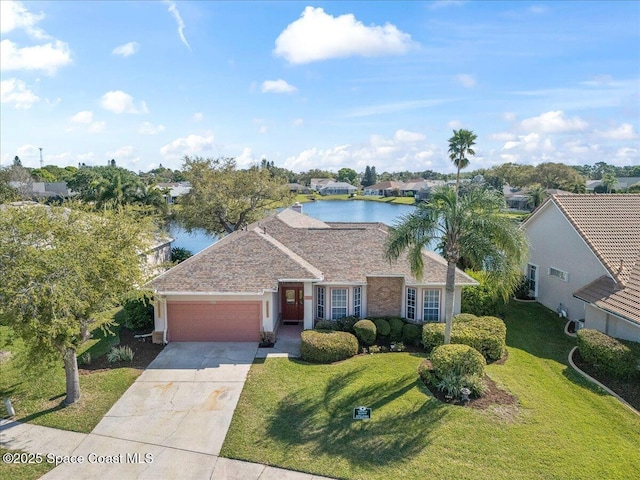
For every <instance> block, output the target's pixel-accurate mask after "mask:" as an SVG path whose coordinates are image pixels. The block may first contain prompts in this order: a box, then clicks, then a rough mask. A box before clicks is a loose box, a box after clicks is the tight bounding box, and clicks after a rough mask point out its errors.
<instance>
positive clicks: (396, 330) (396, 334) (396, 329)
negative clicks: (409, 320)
mask: <svg viewBox="0 0 640 480" xmlns="http://www.w3.org/2000/svg"><path fill="white" fill-rule="evenodd" d="M389 327H391V331H390V333H389V337H390V339H391V341H392V342H400V341H402V328H403V327H404V322H403V321H402V319H401V318H399V317H391V318H390V319H389Z"/></svg>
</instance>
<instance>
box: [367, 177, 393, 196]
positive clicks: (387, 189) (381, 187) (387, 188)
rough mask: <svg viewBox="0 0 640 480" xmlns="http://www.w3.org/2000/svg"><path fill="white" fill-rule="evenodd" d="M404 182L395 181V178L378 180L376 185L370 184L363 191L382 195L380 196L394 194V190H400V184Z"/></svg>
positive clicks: (368, 193)
mask: <svg viewBox="0 0 640 480" xmlns="http://www.w3.org/2000/svg"><path fill="white" fill-rule="evenodd" d="M401 185H402V184H401V183H400V182H395V181H393V180H386V181H384V182H378V183H376V184H375V185H370V186H368V187H366V188H365V189H364V191H363V193H364V194H365V195H380V196H385V197H387V196H389V195H392V193H393V191H394V190H396V191H398V192H399V191H400V186H401Z"/></svg>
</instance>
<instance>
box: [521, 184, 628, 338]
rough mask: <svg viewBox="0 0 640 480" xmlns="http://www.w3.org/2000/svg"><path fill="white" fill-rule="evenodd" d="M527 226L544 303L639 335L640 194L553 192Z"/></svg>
mask: <svg viewBox="0 0 640 480" xmlns="http://www.w3.org/2000/svg"><path fill="white" fill-rule="evenodd" d="M523 226H524V228H525V229H526V232H527V235H528V237H529V241H530V244H531V248H530V257H529V263H528V265H527V267H526V275H527V277H528V279H529V281H530V287H531V292H532V293H533V295H534V296H535V297H536V299H537V300H538V301H539V302H540V303H542V304H543V305H545V306H547V307H549V308H551V309H553V310H557V311H560V310H562V311H564V312H565V313H566V315H567V317H568V318H569V319H571V320H583V321H584V326H585V327H586V328H594V329H597V330H600V331H602V332H604V333H606V334H608V335H611V336H613V337H617V338H623V339H628V340H634V341H637V342H640V195H632V194H601V195H594V194H590V195H589V194H582V195H580V194H568V195H552V196H551V197H550V198H548V199H547V200H546V201H545V202H544V203H543V204H542V205H541V206H540V207H539V208H538V209H537V210H535V211H534V212H533V214H532V215H531V216H530V217H529V218H528V219H527V220H526V221H525V222H524V223H523Z"/></svg>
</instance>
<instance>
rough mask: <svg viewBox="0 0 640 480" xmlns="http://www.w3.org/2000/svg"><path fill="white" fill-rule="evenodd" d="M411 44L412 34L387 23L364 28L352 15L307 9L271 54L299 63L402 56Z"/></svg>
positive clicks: (277, 42) (280, 39) (282, 35)
mask: <svg viewBox="0 0 640 480" xmlns="http://www.w3.org/2000/svg"><path fill="white" fill-rule="evenodd" d="M412 43H413V42H412V40H411V35H409V34H407V33H404V32H402V31H400V30H398V28H397V27H396V26H395V25H392V24H390V23H386V24H385V25H384V26H376V25H372V26H365V25H364V24H363V23H362V22H360V21H358V20H356V18H355V16H354V15H353V14H346V15H341V16H339V17H333V16H332V15H328V14H327V13H325V11H324V10H323V9H322V8H313V7H310V6H308V7H306V8H305V9H304V11H303V12H302V15H301V16H300V18H299V19H297V20H295V21H294V22H292V23H290V24H289V25H288V26H287V28H285V29H284V30H283V31H282V33H280V35H279V36H278V38H277V39H276V48H275V50H274V54H275V55H277V56H280V57H283V58H284V59H285V60H287V61H288V62H289V63H294V64H302V63H310V62H315V61H319V60H327V59H329V58H346V57H353V56H364V57H374V56H381V55H401V54H404V53H407V51H408V50H409V48H410V47H411V45H412Z"/></svg>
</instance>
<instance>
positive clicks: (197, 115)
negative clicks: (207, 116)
mask: <svg viewBox="0 0 640 480" xmlns="http://www.w3.org/2000/svg"><path fill="white" fill-rule="evenodd" d="M203 119H204V113H202V112H197V113H194V114H193V121H194V122H201V121H202V120H203Z"/></svg>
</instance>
